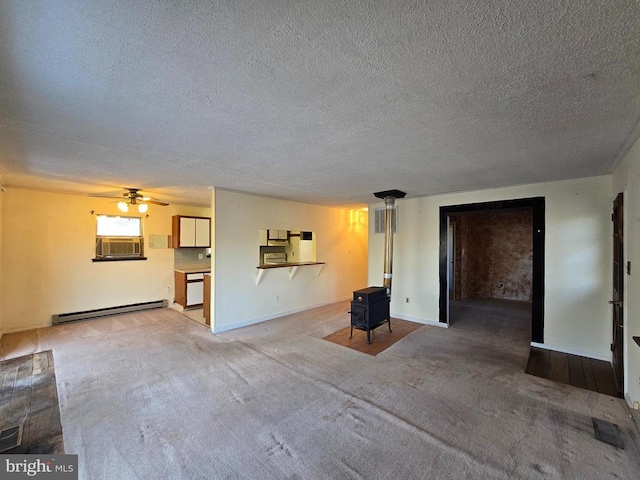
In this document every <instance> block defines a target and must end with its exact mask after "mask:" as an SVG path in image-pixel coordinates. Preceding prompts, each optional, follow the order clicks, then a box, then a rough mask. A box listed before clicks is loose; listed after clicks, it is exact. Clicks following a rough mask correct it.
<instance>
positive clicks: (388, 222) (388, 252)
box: [374, 190, 406, 296]
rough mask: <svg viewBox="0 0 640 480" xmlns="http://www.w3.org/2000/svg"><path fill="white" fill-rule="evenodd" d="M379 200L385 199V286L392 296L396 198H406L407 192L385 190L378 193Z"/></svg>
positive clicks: (388, 293)
mask: <svg viewBox="0 0 640 480" xmlns="http://www.w3.org/2000/svg"><path fill="white" fill-rule="evenodd" d="M374 195H375V196H376V197H377V198H382V199H384V206H385V210H384V278H383V285H384V286H385V287H386V288H387V295H389V296H391V279H392V277H393V216H394V215H395V203H396V198H404V196H405V195H406V193H405V192H401V191H400V190H385V191H383V192H376V193H374Z"/></svg>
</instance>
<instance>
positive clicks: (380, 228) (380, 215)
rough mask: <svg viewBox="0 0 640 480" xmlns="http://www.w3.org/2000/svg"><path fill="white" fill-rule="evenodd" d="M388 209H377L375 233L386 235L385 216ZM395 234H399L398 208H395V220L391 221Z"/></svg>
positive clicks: (375, 212)
mask: <svg viewBox="0 0 640 480" xmlns="http://www.w3.org/2000/svg"><path fill="white" fill-rule="evenodd" d="M385 211H386V208H376V209H375V210H374V211H373V213H374V215H375V217H374V220H375V231H374V232H373V233H384V215H385ZM391 227H392V228H393V234H394V235H395V234H397V233H398V207H393V220H392V221H391Z"/></svg>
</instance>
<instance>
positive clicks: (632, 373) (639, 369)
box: [609, 140, 640, 405]
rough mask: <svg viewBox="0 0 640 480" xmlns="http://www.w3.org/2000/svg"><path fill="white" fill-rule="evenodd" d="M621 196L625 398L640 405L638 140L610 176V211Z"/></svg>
mask: <svg viewBox="0 0 640 480" xmlns="http://www.w3.org/2000/svg"><path fill="white" fill-rule="evenodd" d="M620 192H623V193H624V243H625V262H631V275H626V274H625V277H624V278H625V292H624V340H625V341H624V350H625V362H624V370H625V397H626V399H627V402H628V403H629V405H633V404H634V402H639V403H640V347H639V346H638V345H637V344H636V343H635V342H634V341H633V336H640V297H639V296H638V292H640V274H639V270H638V269H639V268H640V220H639V219H640V140H639V141H637V142H636V144H635V145H634V146H633V147H632V148H631V150H630V151H629V153H627V155H626V156H625V158H624V159H623V160H622V162H621V163H620V165H618V167H617V168H616V170H615V171H614V172H613V188H612V190H611V198H610V199H609V200H610V203H609V207H610V208H611V207H612V205H613V200H614V199H615V197H616V196H617V195H618V193H620ZM610 317H611V312H609V318H610Z"/></svg>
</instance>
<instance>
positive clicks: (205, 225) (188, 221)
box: [172, 215, 211, 248]
mask: <svg viewBox="0 0 640 480" xmlns="http://www.w3.org/2000/svg"><path fill="white" fill-rule="evenodd" d="M172 234H173V242H172V247H173V248H184V247H206V248H208V247H210V246H211V219H210V218H207V217H187V216H182V215H175V216H174V217H173V228H172Z"/></svg>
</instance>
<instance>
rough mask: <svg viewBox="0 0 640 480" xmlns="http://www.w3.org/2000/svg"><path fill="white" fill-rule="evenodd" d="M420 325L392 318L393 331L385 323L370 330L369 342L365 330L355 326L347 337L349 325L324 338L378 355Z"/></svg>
mask: <svg viewBox="0 0 640 480" xmlns="http://www.w3.org/2000/svg"><path fill="white" fill-rule="evenodd" d="M420 327H424V325H423V324H422V323H415V322H407V321H405V320H396V319H395V318H392V319H391V330H393V332H389V329H388V328H387V324H386V323H385V324H384V325H381V326H380V327H378V328H376V329H375V330H372V331H371V344H368V343H367V332H365V331H362V330H356V329H355V328H354V329H353V338H349V335H350V333H351V327H347V328H344V329H342V330H339V331H337V332H335V333H332V334H331V335H328V336H326V337H324V340H327V341H329V342H332V343H336V344H338V345H342V346H343V347H348V348H351V349H353V350H357V351H359V352H362V353H368V354H369V355H378V354H379V353H380V352H383V351H385V350H386V349H387V348H389V347H390V346H391V345H393V344H394V343H396V342H398V341H399V340H402V339H403V338H404V337H406V336H407V335H409V334H410V333H411V332H413V331H414V330H417V329H418V328H420Z"/></svg>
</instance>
